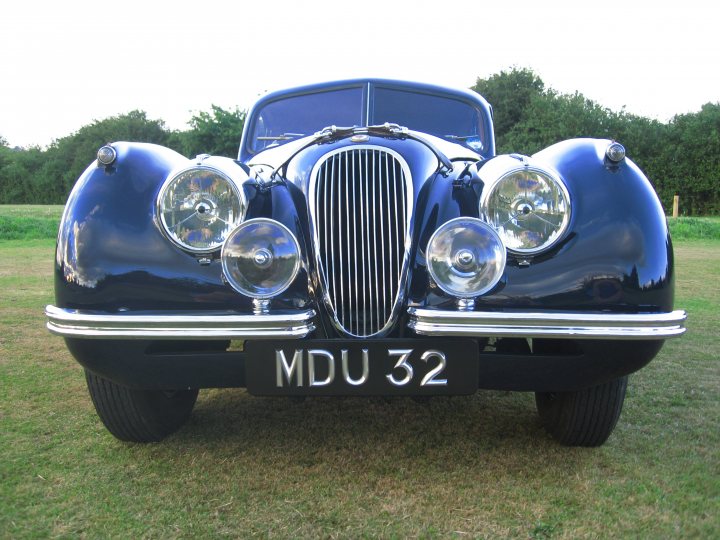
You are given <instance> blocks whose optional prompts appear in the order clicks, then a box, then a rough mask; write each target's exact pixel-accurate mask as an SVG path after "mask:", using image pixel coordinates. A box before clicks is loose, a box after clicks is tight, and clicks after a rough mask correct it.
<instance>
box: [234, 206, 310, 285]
mask: <svg viewBox="0 0 720 540" xmlns="http://www.w3.org/2000/svg"><path fill="white" fill-rule="evenodd" d="M221 259H222V267H223V272H224V274H225V277H226V278H227V280H228V282H229V283H230V285H231V286H232V287H233V288H234V289H235V290H236V291H238V292H240V293H242V294H244V295H246V296H250V297H252V298H258V299H266V298H271V297H273V296H277V295H278V294H280V293H281V292H283V291H284V290H285V289H287V288H288V287H289V286H290V284H291V283H292V282H293V280H294V279H295V276H297V273H298V271H299V269H300V247H299V245H298V241H297V239H296V238H295V236H294V235H293V233H292V232H290V230H289V229H288V228H287V227H285V225H283V224H282V223H278V222H277V221H274V220H272V219H266V218H257V219H250V220H248V221H246V222H244V223H243V224H241V225H240V226H238V227H237V228H236V229H235V230H233V231H232V232H231V233H230V235H229V236H228V238H227V240H225V244H224V245H223V248H222V255H221Z"/></svg>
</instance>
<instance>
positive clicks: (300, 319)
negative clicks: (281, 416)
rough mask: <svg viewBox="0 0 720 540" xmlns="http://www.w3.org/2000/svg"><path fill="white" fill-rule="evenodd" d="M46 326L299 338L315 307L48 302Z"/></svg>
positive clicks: (69, 333)
mask: <svg viewBox="0 0 720 540" xmlns="http://www.w3.org/2000/svg"><path fill="white" fill-rule="evenodd" d="M45 315H46V316H47V318H48V322H47V328H48V330H50V332H52V333H53V334H58V335H60V336H64V337H79V338H102V339H217V340H221V339H300V338H303V337H305V336H306V335H308V334H309V333H310V332H312V331H313V330H315V325H314V324H313V318H314V317H315V311H313V310H312V309H308V310H304V311H292V312H278V313H273V314H262V315H249V314H248V315H239V314H237V313H234V312H219V313H218V312H215V313H206V314H203V315H198V314H193V313H189V312H185V313H169V314H162V315H160V314H143V315H137V314H131V313H113V314H108V313H97V312H88V311H77V310H72V309H61V308H58V307H55V306H47V307H46V308H45Z"/></svg>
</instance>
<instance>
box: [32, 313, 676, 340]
mask: <svg viewBox="0 0 720 540" xmlns="http://www.w3.org/2000/svg"><path fill="white" fill-rule="evenodd" d="M408 314H409V315H410V322H409V323H408V326H409V327H410V328H411V329H412V330H414V331H415V332H417V333H418V334H422V335H428V336H466V337H520V338H568V339H667V338H671V337H676V336H680V335H682V334H684V333H685V330H686V329H685V326H684V321H685V319H686V318H687V315H686V313H685V312H684V311H682V310H677V311H673V312H670V313H636V314H626V313H567V312H534V313H517V312H487V311H447V310H438V309H426V308H409V309H408ZM45 315H46V316H47V318H48V322H47V328H48V330H50V332H52V333H53V334H57V335H60V336H64V337H79V338H98V339H99V338H102V339H216V340H221V339H301V338H304V337H305V336H307V335H308V334H309V333H310V332H312V331H313V330H315V324H314V322H313V319H314V317H315V311H314V310H312V309H308V310H304V311H285V312H278V313H272V314H258V315H255V314H253V315H250V314H244V315H240V314H237V313H234V312H219V313H218V312H214V313H205V314H202V315H199V314H193V313H190V312H185V313H169V314H142V315H138V314H132V313H113V314H108V313H98V312H89V311H78V310H71V309H61V308H58V307H55V306H47V307H46V308H45Z"/></svg>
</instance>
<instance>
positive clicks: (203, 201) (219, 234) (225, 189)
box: [158, 166, 245, 253]
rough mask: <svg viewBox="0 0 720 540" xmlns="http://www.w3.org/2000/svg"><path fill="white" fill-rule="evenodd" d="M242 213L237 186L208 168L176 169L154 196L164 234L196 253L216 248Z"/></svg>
mask: <svg viewBox="0 0 720 540" xmlns="http://www.w3.org/2000/svg"><path fill="white" fill-rule="evenodd" d="M244 213H245V205H244V203H243V200H242V198H241V196H240V192H239V189H238V187H237V186H236V185H235V183H233V181H232V180H231V179H230V178H229V177H228V176H227V175H226V174H224V173H223V172H221V171H219V170H217V169H215V168H212V167H206V166H198V167H192V168H189V169H185V170H183V171H180V172H179V173H177V174H175V175H174V176H171V177H170V178H168V180H167V181H166V182H165V184H164V185H163V187H162V189H161V191H160V195H159V197H158V215H159V217H160V221H161V223H162V226H163V228H164V230H165V232H166V233H167V235H168V237H169V238H170V239H171V240H172V241H173V242H175V243H176V244H178V245H179V246H180V247H182V248H185V249H188V250H190V251H194V252H199V253H207V252H210V251H213V250H216V249H218V248H219V247H220V246H221V245H222V243H223V242H224V241H225V238H226V237H227V235H228V234H229V233H230V231H231V230H232V229H233V228H234V227H235V226H236V225H237V224H238V223H239V222H240V221H241V220H242V218H243V215H244Z"/></svg>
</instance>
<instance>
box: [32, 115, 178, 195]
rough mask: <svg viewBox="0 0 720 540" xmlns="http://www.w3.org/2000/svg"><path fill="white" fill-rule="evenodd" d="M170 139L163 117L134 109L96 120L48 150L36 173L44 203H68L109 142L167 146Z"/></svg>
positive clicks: (55, 143)
mask: <svg viewBox="0 0 720 540" xmlns="http://www.w3.org/2000/svg"><path fill="white" fill-rule="evenodd" d="M169 139H170V134H169V132H168V131H167V130H166V129H165V124H164V122H163V121H162V120H150V119H148V118H147V114H146V113H145V112H144V111H137V110H136V111H131V112H129V113H127V114H122V115H119V116H113V117H110V118H106V119H104V120H99V121H95V122H93V123H92V124H90V125H88V126H84V127H82V128H80V129H79V130H78V131H77V133H73V134H72V135H69V136H67V137H63V138H61V139H58V140H56V141H54V142H53V143H52V144H51V145H50V146H49V147H48V149H47V150H46V151H45V152H44V155H43V160H44V164H43V166H42V168H41V169H40V171H39V172H38V173H37V176H36V179H35V180H36V183H37V185H38V188H39V193H40V200H38V201H37V202H40V203H51V202H55V203H57V202H61V201H62V202H64V201H65V199H66V198H67V195H68V194H69V193H70V190H71V189H72V186H73V185H74V184H75V181H76V180H77V179H78V177H79V176H80V175H81V174H82V172H83V171H84V170H85V169H86V168H87V166H88V164H89V163H91V162H92V161H93V159H94V158H95V155H96V153H97V150H98V148H100V147H101V146H102V145H104V144H107V143H108V142H114V141H138V142H149V143H155V144H161V145H167V144H168V141H169Z"/></svg>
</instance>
